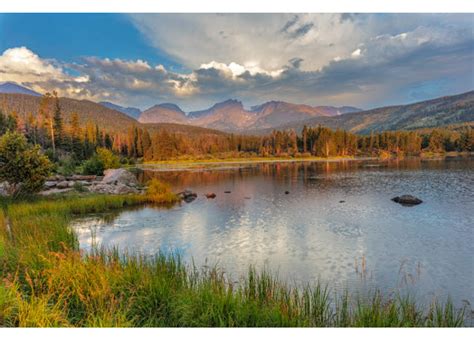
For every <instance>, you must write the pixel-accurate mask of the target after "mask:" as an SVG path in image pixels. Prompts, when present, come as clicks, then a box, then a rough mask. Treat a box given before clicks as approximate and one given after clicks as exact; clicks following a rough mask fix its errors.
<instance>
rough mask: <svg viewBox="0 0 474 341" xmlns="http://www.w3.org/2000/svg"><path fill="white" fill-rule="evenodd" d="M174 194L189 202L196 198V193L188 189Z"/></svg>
mask: <svg viewBox="0 0 474 341" xmlns="http://www.w3.org/2000/svg"><path fill="white" fill-rule="evenodd" d="M176 195H177V196H178V197H179V198H180V199H181V200H184V201H185V202H191V201H193V200H194V199H196V198H197V193H195V192H193V191H191V190H190V189H185V190H184V191H182V192H179V193H176Z"/></svg>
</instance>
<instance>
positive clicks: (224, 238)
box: [75, 159, 474, 303]
mask: <svg viewBox="0 0 474 341" xmlns="http://www.w3.org/2000/svg"><path fill="white" fill-rule="evenodd" d="M473 165H474V161H473V160H472V159H449V160H434V161H423V160H420V159H405V160H390V161H383V162H375V161H365V162H358V161H357V162H355V161H345V162H340V163H336V162H320V163H315V162H298V163H274V164H269V163H264V164H256V165H242V166H236V167H229V166H226V167H223V168H219V169H205V170H192V171H169V172H161V171H160V172H157V171H152V170H147V171H144V172H142V173H140V175H139V177H140V180H141V181H147V179H150V178H151V177H158V178H160V179H162V180H164V181H167V182H169V183H171V184H172V186H173V187H174V188H175V189H176V190H182V189H184V188H191V189H193V190H195V191H196V192H197V193H198V194H199V196H198V198H197V199H196V200H195V201H194V202H192V203H190V204H183V205H178V206H175V207H172V208H170V209H156V208H151V207H145V208H140V209H138V210H134V211H130V210H127V211H124V212H121V213H120V214H118V215H116V216H115V217H114V218H113V219H110V218H111V217H110V216H109V217H108V220H106V221H104V220H101V219H99V218H97V217H88V218H86V219H85V220H82V221H78V222H77V224H76V225H75V228H76V230H77V232H78V235H79V240H80V244H81V246H82V247H83V248H85V249H87V248H89V247H90V246H91V243H92V237H91V236H92V235H94V237H95V240H96V242H98V243H100V244H102V245H105V246H112V245H117V246H119V247H120V248H122V249H125V248H126V249H128V250H129V251H131V252H140V253H144V254H153V253H156V252H157V251H158V250H163V251H179V252H180V253H182V254H183V256H184V258H185V259H187V260H188V261H191V260H192V259H194V261H195V263H196V264H197V265H202V264H204V263H205V262H206V261H207V262H208V263H210V264H217V265H219V266H222V267H223V268H225V269H226V270H227V271H228V272H229V273H230V274H231V275H232V276H233V277H234V278H238V277H239V276H240V275H241V274H245V273H246V271H247V269H248V266H249V264H254V265H256V266H258V267H262V266H268V267H270V268H271V269H272V270H273V271H277V272H278V273H279V275H280V277H281V278H283V279H286V280H287V281H289V282H291V283H296V284H298V283H302V282H304V283H306V282H311V281H316V280H318V279H321V280H323V281H324V282H327V283H330V284H331V286H332V287H336V288H341V289H342V288H345V287H350V288H352V289H354V288H355V289H356V290H357V289H366V288H367V287H372V286H376V287H378V288H382V289H383V290H384V291H386V292H392V291H393V290H398V289H402V290H405V289H407V288H408V289H410V290H411V291H414V292H415V294H417V295H418V296H421V297H424V298H425V299H426V300H427V302H428V301H429V300H430V299H431V298H432V296H433V295H437V296H441V297H443V296H445V295H446V294H448V293H449V294H451V295H452V296H453V298H454V299H455V301H456V302H458V303H459V302H461V301H462V300H469V301H471V302H474V298H473V293H474V290H473V289H474V287H473V284H472V283H474V281H473V280H474V276H473V259H472V254H473V253H472V251H473V239H474V238H473V230H472V229H473V226H474V219H473V213H472V208H473V207H474V205H473V204H474V200H473V196H472V188H473V185H474V172H473ZM226 191H230V193H225V192H226ZM285 191H288V192H289V194H285ZM207 192H214V193H216V194H217V198H216V199H213V200H212V199H206V198H205V197H204V195H203V194H204V193H207ZM405 193H409V194H413V195H415V196H418V197H420V198H422V199H423V201H424V203H423V204H422V205H419V206H415V207H403V206H401V205H398V204H395V203H393V202H392V201H390V198H392V197H394V196H396V195H401V194H405ZM341 201H343V202H341ZM91 230H94V231H95V232H94V233H91Z"/></svg>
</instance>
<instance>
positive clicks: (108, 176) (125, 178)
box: [102, 168, 138, 186]
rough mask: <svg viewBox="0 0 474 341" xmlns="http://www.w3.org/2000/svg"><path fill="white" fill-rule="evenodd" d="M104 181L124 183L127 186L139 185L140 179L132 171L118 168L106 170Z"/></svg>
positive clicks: (107, 182) (116, 183)
mask: <svg viewBox="0 0 474 341" xmlns="http://www.w3.org/2000/svg"><path fill="white" fill-rule="evenodd" d="M102 183H103V184H114V185H118V184H123V185H127V186H137V185H138V180H137V178H136V176H135V175H134V174H133V173H132V172H130V171H128V170H126V169H124V168H118V169H107V170H105V171H104V178H103V179H102Z"/></svg>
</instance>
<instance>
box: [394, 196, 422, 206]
mask: <svg viewBox="0 0 474 341" xmlns="http://www.w3.org/2000/svg"><path fill="white" fill-rule="evenodd" d="M392 201H395V202H396V203H399V204H401V205H404V206H414V205H418V204H421V203H422V202H423V200H421V199H418V198H417V197H414V196H413V195H408V194H405V195H402V196H399V197H395V198H392Z"/></svg>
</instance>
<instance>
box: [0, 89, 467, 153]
mask: <svg viewBox="0 0 474 341" xmlns="http://www.w3.org/2000/svg"><path fill="white" fill-rule="evenodd" d="M7 131H18V132H20V133H22V134H23V135H24V136H25V137H26V139H27V141H28V142H29V143H31V144H33V145H39V146H40V147H41V149H42V150H43V151H45V153H46V155H47V156H48V157H49V158H50V159H51V160H53V161H59V160H61V159H62V158H64V157H70V158H72V159H73V160H75V161H76V162H81V161H84V160H88V159H90V158H92V157H93V156H94V155H96V152H97V150H98V148H101V149H107V150H110V151H113V153H115V154H116V155H118V156H120V157H121V158H122V159H128V160H131V159H143V160H144V161H159V160H169V159H175V158H183V157H189V158H193V157H209V156H210V157H251V156H263V157H267V156H277V157H286V156H288V157H301V156H303V157H304V156H317V157H334V156H356V155H380V154H387V153H390V154H394V155H419V154H420V153H421V152H423V151H430V152H445V151H474V132H473V130H472V129H471V128H470V127H469V126H465V127H462V128H461V129H459V130H452V129H441V128H436V129H433V130H431V131H429V132H426V133H421V132H417V131H387V132H381V133H371V134H370V135H356V134H353V133H351V132H348V131H345V130H342V129H336V130H333V129H330V128H327V127H324V126H316V127H307V126H305V127H304V128H303V130H302V132H301V133H300V134H297V133H296V132H295V131H294V130H285V131H273V132H272V133H270V134H267V135H264V136H249V135H241V134H211V133H209V134H198V135H193V136H190V135H187V134H184V133H176V132H172V131H167V130H163V129H162V130H158V131H152V132H150V131H149V130H148V129H146V128H144V127H139V126H131V127H129V129H128V131H127V133H118V132H113V131H107V130H105V129H100V128H99V126H98V125H96V124H93V123H92V122H89V123H87V124H85V125H84V126H81V125H80V123H79V115H78V114H77V113H73V114H72V115H71V117H70V119H69V120H68V121H65V119H64V117H63V114H62V111H61V104H60V100H59V98H58V96H57V94H56V93H53V94H46V95H44V96H43V97H42V99H41V102H40V106H39V110H38V113H37V114H36V115H33V114H29V115H28V116H27V117H26V119H25V118H23V119H20V118H19V117H18V115H17V114H16V113H15V112H10V113H3V112H1V111H0V135H3V134H4V133H5V132H7Z"/></svg>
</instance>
